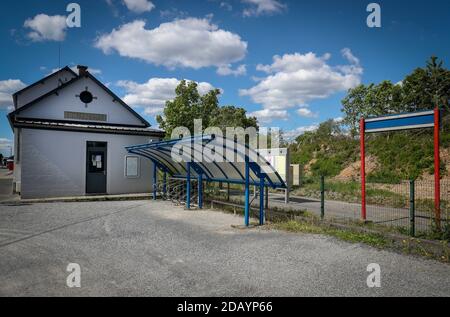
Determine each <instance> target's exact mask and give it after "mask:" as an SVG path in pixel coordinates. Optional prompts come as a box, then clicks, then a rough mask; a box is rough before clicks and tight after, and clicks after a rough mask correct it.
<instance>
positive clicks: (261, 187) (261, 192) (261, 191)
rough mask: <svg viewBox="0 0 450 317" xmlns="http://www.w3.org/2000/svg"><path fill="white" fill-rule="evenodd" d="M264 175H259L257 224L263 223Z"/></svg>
mask: <svg viewBox="0 0 450 317" xmlns="http://www.w3.org/2000/svg"><path fill="white" fill-rule="evenodd" d="M264 218H265V217H264V177H263V175H260V176H259V225H260V226H262V225H264Z"/></svg>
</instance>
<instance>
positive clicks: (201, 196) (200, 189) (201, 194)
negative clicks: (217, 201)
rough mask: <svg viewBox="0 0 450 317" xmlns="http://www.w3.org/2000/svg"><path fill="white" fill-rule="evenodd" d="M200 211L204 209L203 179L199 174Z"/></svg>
mask: <svg viewBox="0 0 450 317" xmlns="http://www.w3.org/2000/svg"><path fill="white" fill-rule="evenodd" d="M198 209H203V177H202V174H198Z"/></svg>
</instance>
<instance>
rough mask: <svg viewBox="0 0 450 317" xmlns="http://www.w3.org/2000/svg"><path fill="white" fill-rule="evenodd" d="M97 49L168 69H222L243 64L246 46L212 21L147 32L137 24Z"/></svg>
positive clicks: (180, 23) (109, 36)
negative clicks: (234, 64) (232, 64)
mask: <svg viewBox="0 0 450 317" xmlns="http://www.w3.org/2000/svg"><path fill="white" fill-rule="evenodd" d="M95 46H96V47H97V48H99V49H101V50H102V51H103V52H104V53H105V54H108V53H111V52H114V51H116V52H118V53H119V54H120V55H121V56H125V57H130V58H137V59H140V60H143V61H146V62H148V63H152V64H155V65H164V66H166V67H168V68H175V67H180V66H181V67H189V68H194V69H199V68H202V67H210V66H216V67H221V66H223V65H228V64H231V63H234V62H238V61H240V60H242V59H243V58H244V57H245V55H246V54H247V43H246V42H244V41H242V40H241V38H240V36H239V35H237V34H234V33H231V32H228V31H225V30H222V29H219V27H218V26H217V25H215V24H212V23H211V21H210V19H208V18H204V19H197V18H186V19H180V20H174V21H172V22H167V23H162V24H161V25H160V26H158V27H157V28H154V29H146V28H145V22H144V21H141V20H136V21H134V22H131V23H127V24H124V25H122V26H120V27H119V28H118V29H114V30H113V31H112V32H111V33H109V34H105V35H102V36H100V37H99V38H98V39H97V41H96V43H95Z"/></svg>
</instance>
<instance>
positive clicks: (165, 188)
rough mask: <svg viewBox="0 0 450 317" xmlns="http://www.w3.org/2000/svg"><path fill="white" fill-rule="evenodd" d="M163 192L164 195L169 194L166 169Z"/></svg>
mask: <svg viewBox="0 0 450 317" xmlns="http://www.w3.org/2000/svg"><path fill="white" fill-rule="evenodd" d="M163 194H164V196H166V194H167V171H166V170H164V173H163Z"/></svg>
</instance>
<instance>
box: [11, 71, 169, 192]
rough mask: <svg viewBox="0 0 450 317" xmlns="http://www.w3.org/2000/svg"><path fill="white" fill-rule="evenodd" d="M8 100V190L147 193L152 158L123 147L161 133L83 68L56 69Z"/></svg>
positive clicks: (157, 137)
mask: <svg viewBox="0 0 450 317" xmlns="http://www.w3.org/2000/svg"><path fill="white" fill-rule="evenodd" d="M13 100H14V107H15V110H14V111H13V112H11V113H10V114H9V115H8V119H9V122H10V124H11V127H12V129H13V131H14V158H15V168H14V190H15V192H17V193H20V194H21V197H22V198H25V199H28V198H47V197H65V196H80V195H99V194H101V195H105V194H128V193H150V192H151V191H152V186H153V184H152V182H151V181H150V180H152V179H153V175H152V173H153V166H152V163H151V162H150V161H148V160H142V159H141V157H140V156H138V155H132V154H129V153H128V152H127V151H126V149H125V147H126V146H128V145H130V144H142V143H150V142H154V141H158V140H161V139H162V138H163V137H164V132H163V131H161V130H158V129H152V128H150V124H149V123H148V122H147V121H146V120H145V119H144V118H142V117H141V116H140V115H139V114H138V113H137V112H136V111H135V110H133V109H132V108H131V107H130V106H128V105H127V104H126V103H125V102H124V101H123V100H121V99H120V98H119V97H118V96H116V95H115V94H114V93H113V92H112V91H111V90H110V89H109V88H108V87H106V86H105V85H104V84H102V83H101V82H100V81H99V80H98V79H97V78H95V77H94V76H93V75H92V74H91V73H90V72H89V71H88V68H87V67H85V66H78V73H76V72H74V71H72V69H70V68H69V67H64V68H62V69H61V70H59V71H57V72H55V73H53V74H51V75H49V76H47V77H45V78H43V79H41V80H40V81H38V82H36V83H34V84H32V85H30V86H28V87H26V88H24V89H22V90H21V91H18V92H16V93H15V94H14V95H13Z"/></svg>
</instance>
